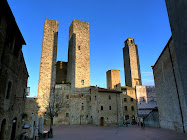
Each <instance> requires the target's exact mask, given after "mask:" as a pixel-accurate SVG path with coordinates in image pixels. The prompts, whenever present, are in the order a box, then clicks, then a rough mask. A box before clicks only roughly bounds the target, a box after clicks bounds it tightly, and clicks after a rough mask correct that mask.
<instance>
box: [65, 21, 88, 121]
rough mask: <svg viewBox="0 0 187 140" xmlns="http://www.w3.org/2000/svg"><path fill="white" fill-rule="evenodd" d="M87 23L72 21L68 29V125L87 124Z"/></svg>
mask: <svg viewBox="0 0 187 140" xmlns="http://www.w3.org/2000/svg"><path fill="white" fill-rule="evenodd" d="M89 45H90V43H89V23H87V22H83V21H79V20H76V19H74V20H73V22H72V23H71V25H70V27H69V48H68V64H67V79H66V80H67V83H71V93H70V94H71V95H70V99H71V100H70V124H87V123H88V118H87V117H85V116H87V115H88V112H89V105H88V101H87V95H88V94H89V89H90V47H89Z"/></svg>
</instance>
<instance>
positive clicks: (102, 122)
mask: <svg viewBox="0 0 187 140" xmlns="http://www.w3.org/2000/svg"><path fill="white" fill-rule="evenodd" d="M100 125H101V126H104V118H103V117H101V124H100Z"/></svg>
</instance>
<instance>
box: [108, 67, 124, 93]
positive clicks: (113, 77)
mask: <svg viewBox="0 0 187 140" xmlns="http://www.w3.org/2000/svg"><path fill="white" fill-rule="evenodd" d="M106 76H107V88H108V89H116V90H121V80H120V70H113V69H111V70H108V71H107V72H106Z"/></svg>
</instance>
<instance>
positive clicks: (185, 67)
mask: <svg viewBox="0 0 187 140" xmlns="http://www.w3.org/2000/svg"><path fill="white" fill-rule="evenodd" d="M165 2H166V7H167V11H168V17H169V21H170V27H171V32H172V36H173V42H174V48H175V53H176V61H177V65H178V71H176V72H177V73H176V79H177V85H178V92H179V97H180V103H181V110H182V116H183V122H184V130H185V133H187V85H186V83H187V78H186V77H187V72H186V71H187V61H186V60H187V55H186V52H187V39H186V38H187V26H186V25H187V20H186V15H187V9H186V7H187V1H186V0H180V1H179V0H165ZM184 17H185V18H184Z"/></svg>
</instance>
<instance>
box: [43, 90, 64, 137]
mask: <svg viewBox="0 0 187 140" xmlns="http://www.w3.org/2000/svg"><path fill="white" fill-rule="evenodd" d="M44 92H46V93H49V89H47V88H46V91H44ZM42 101H43V105H44V107H45V108H46V109H47V111H46V112H45V115H47V116H48V117H49V119H50V130H49V137H53V120H54V117H55V116H58V112H59V111H60V108H61V105H62V104H61V103H60V101H61V100H60V99H59V98H58V95H56V93H55V87H54V88H52V89H51V92H50V95H49V94H45V93H44V94H43V99H42Z"/></svg>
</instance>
